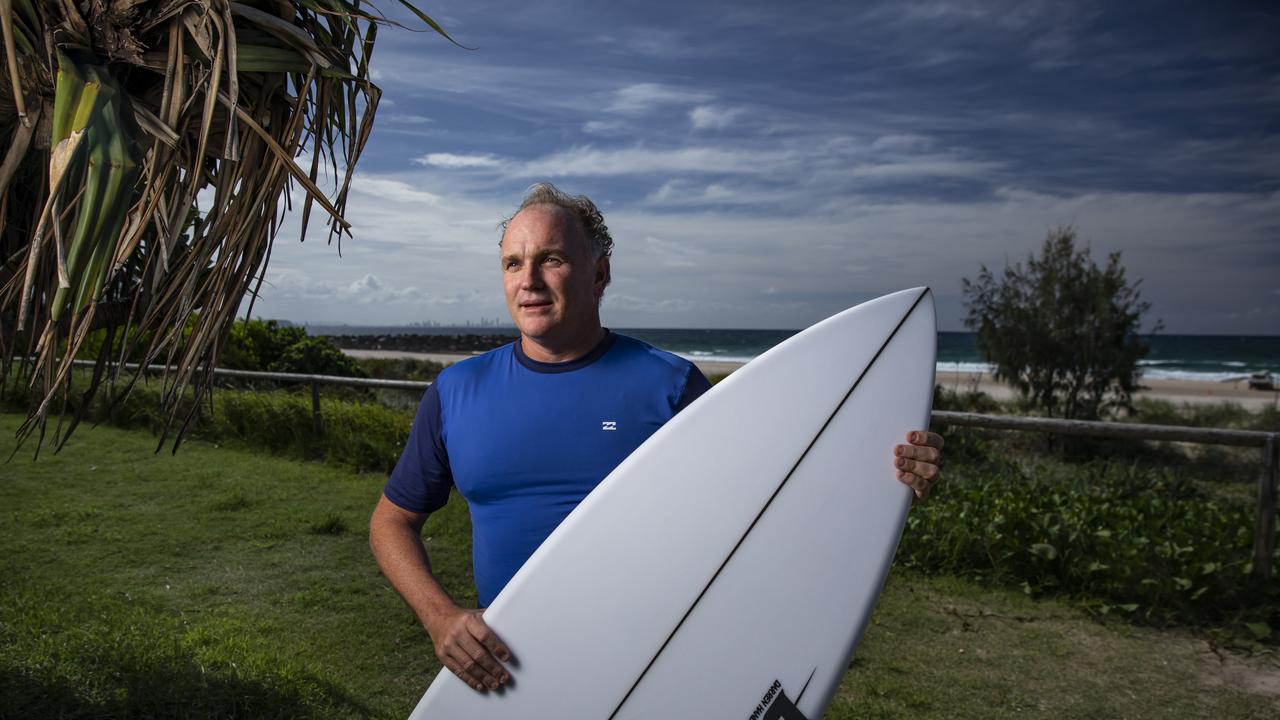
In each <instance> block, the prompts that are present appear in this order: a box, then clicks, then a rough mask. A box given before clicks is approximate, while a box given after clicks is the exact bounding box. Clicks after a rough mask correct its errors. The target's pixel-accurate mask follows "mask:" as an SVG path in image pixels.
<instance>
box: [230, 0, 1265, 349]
mask: <svg viewBox="0 0 1280 720" xmlns="http://www.w3.org/2000/svg"><path fill="white" fill-rule="evenodd" d="M379 5H380V7H382V8H383V9H384V10H385V11H387V12H388V14H389V16H391V17H393V18H395V19H399V20H402V21H404V22H405V23H406V24H408V25H410V26H413V25H414V22H413V20H412V16H409V15H407V14H406V13H404V12H401V11H394V12H393V8H391V7H390V5H389V3H387V2H386V0H383V2H381V3H379ZM421 7H422V9H423V10H424V11H426V12H427V13H428V14H430V15H431V16H432V17H433V18H435V19H436V20H438V21H439V22H440V23H441V24H442V25H444V27H445V28H446V29H447V30H448V31H449V32H450V34H451V35H453V37H454V38H455V39H457V40H458V42H459V43H461V44H462V45H465V46H467V48H471V49H464V48H460V47H458V46H456V45H452V44H450V43H448V42H447V41H445V40H444V39H443V38H441V37H439V36H438V35H435V34H434V33H425V32H410V31H407V30H400V29H397V28H384V29H382V30H381V31H380V33H379V35H378V40H377V45H376V50H375V52H374V56H373V62H372V69H373V76H374V79H375V81H376V82H377V83H378V85H379V86H380V87H381V88H382V90H383V96H382V98H383V99H382V102H381V105H380V106H379V108H378V111H377V120H376V123H375V126H374V131H373V136H372V139H371V141H370V142H369V145H368V146H367V148H366V150H365V153H364V155H363V156H362V158H361V159H360V161H359V163H358V164H357V166H356V173H355V182H354V185H353V187H352V194H351V197H350V201H349V205H348V212H347V218H348V220H349V221H350V222H351V223H352V225H353V230H352V237H349V238H346V239H344V240H343V242H342V244H341V255H340V256H339V253H338V247H337V245H336V244H334V245H330V244H327V243H326V234H325V233H324V232H323V229H322V228H317V227H314V226H316V225H318V223H314V221H313V230H312V231H310V232H309V236H308V238H307V239H306V240H305V242H301V243H299V238H298V230H297V216H296V214H294V215H290V216H289V219H288V220H287V221H286V224H285V226H284V228H283V229H282V231H281V233H280V235H279V237H278V239H277V242H276V246H275V249H274V250H273V255H272V258H271V262H270V266H269V268H268V272H267V282H266V284H265V286H264V288H263V292H262V297H261V298H260V299H259V300H258V302H257V304H256V305H255V307H254V309H253V314H254V316H260V317H266V318H281V319H287V320H290V321H293V322H299V323H312V324H326V323H348V324H357V325H388V324H390V325H399V324H409V323H418V322H436V323H446V324H447V323H461V322H466V321H471V322H477V321H479V320H481V319H488V320H494V319H501V320H502V321H504V322H505V321H507V317H506V311H505V306H504V304H503V301H502V292H501V279H500V273H499V268H498V242H499V239H500V235H499V229H498V223H499V222H500V221H501V220H502V219H503V218H505V217H506V216H507V215H509V214H510V213H511V212H512V211H513V210H514V209H515V207H516V206H517V205H518V204H519V202H520V199H521V196H522V195H523V193H524V191H525V189H527V188H528V186H529V185H531V184H532V183H534V182H539V181H550V182H553V183H555V184H556V185H557V186H559V187H561V188H562V189H564V190H567V191H569V192H573V193H584V194H586V195H588V196H590V197H591V198H592V199H593V200H594V201H595V202H596V203H597V204H598V205H599V206H600V208H601V210H602V211H603V212H604V215H605V220H606V222H607V224H608V225H609V228H610V230H611V232H612V235H613V237H614V240H615V242H616V247H615V250H614V255H613V260H612V263H613V265H612V267H613V278H614V280H613V284H612V285H611V286H610V287H609V289H608V290H607V292H606V294H605V299H604V303H603V305H602V316H603V320H604V322H605V324H606V325H608V326H612V327H620V328H626V327H717V328H802V327H806V326H808V325H810V324H812V323H814V322H817V321H818V320H821V319H822V318H824V317H826V316H828V315H830V314H833V313H835V312H838V311H840V310H842V309H844V308H846V307H850V306H852V305H855V304H857V303H859V302H862V301H864V300H867V299H870V298H873V297H876V296H879V295H882V294H885V293H889V292H893V291H895V290H900V289H903V288H908V287H916V286H921V285H928V286H930V287H932V288H933V289H934V292H935V296H936V299H937V306H938V321H939V327H940V329H942V330H962V329H964V328H963V321H964V316H965V308H964V304H963V295H962V292H961V288H962V280H963V278H973V277H974V276H976V275H977V273H978V272H979V270H980V268H981V266H983V265H986V266H987V267H990V268H993V269H996V270H999V269H1001V268H1003V267H1004V266H1005V264H1006V263H1016V262H1021V261H1024V260H1025V259H1026V257H1027V255H1028V254H1029V253H1031V252H1033V251H1036V250H1038V249H1039V247H1040V245H1041V243H1042V242H1043V241H1044V238H1045V236H1046V234H1047V233H1049V232H1050V231H1051V230H1053V229H1055V228H1058V227H1061V226H1066V225H1070V226H1074V227H1075V228H1076V230H1077V233H1078V237H1079V239H1080V240H1081V241H1083V242H1084V243H1087V244H1088V245H1089V247H1090V248H1091V250H1092V253H1093V256H1094V257H1095V259H1097V260H1098V261H1099V262H1100V263H1101V262H1103V261H1104V260H1105V257H1106V254H1107V253H1111V252H1115V251H1119V252H1121V253H1122V255H1121V257H1122V261H1123V263H1124V265H1125V267H1126V269H1127V271H1128V275H1129V277H1130V278H1133V279H1141V288H1142V292H1143V298H1144V299H1145V300H1147V301H1149V302H1150V303H1151V310H1150V312H1149V314H1148V319H1149V324H1150V322H1153V321H1154V320H1155V319H1157V318H1158V319H1160V320H1162V321H1163V323H1164V332H1166V333H1225V334H1280V41H1277V38H1280V7H1277V6H1276V5H1275V4H1274V3H1271V2H1251V3H1247V2H1215V3H1204V2H1168V1H1165V2H1146V1H1139V2H1125V3H1117V2H1087V1H1077V2H1066V3H1064V2H1040V1H1038V0H1021V1H1014V2H903V1H899V0H893V1H890V2H858V3H842V2H816V3H808V2H788V3H779V2H776V1H774V2H748V1H734V2H727V1H724V2H714V3H713V2H701V1H699V0H684V1H683V2H679V3H674V2H668V1H667V0H647V1H646V2H624V1H611V2H604V3H602V2H586V1H584V2H557V1H555V0H548V1H546V2H540V3H512V2H505V3H499V2H487V1H484V0H465V1H464V0H438V1H435V2H430V3H423V4H421ZM418 26H419V27H420V24H418ZM295 196H296V195H295Z"/></svg>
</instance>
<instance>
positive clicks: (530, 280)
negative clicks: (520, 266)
mask: <svg viewBox="0 0 1280 720" xmlns="http://www.w3.org/2000/svg"><path fill="white" fill-rule="evenodd" d="M520 287H523V288H539V287H542V272H541V271H540V270H539V269H538V264H537V263H529V264H528V265H526V266H525V268H524V270H522V271H521V275H520Z"/></svg>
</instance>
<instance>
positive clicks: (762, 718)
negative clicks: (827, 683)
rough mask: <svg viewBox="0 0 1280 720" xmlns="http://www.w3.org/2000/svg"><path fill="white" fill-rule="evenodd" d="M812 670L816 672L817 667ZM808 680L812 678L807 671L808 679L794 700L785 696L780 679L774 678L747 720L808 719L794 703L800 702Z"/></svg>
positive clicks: (807, 687) (807, 685)
mask: <svg viewBox="0 0 1280 720" xmlns="http://www.w3.org/2000/svg"><path fill="white" fill-rule="evenodd" d="M813 671H814V672H817V671H818V669H817V668H814V669H813ZM810 680H813V673H809V680H806V681H805V683H804V687H802V688H800V694H799V695H796V699H795V700H792V699H791V698H789V697H787V693H786V691H785V690H783V689H782V681H780V680H774V681H773V684H772V685H770V686H769V689H768V690H766V691H765V693H764V697H762V698H760V702H759V703H756V707H755V709H754V710H752V711H751V714H750V715H748V716H747V720H808V718H806V717H805V716H804V714H803V713H801V712H800V711H799V710H797V709H796V703H798V702H800V698H801V697H802V696H803V695H804V691H805V690H807V689H809V681H810Z"/></svg>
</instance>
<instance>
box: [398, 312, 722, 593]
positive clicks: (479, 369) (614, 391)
mask: <svg viewBox="0 0 1280 720" xmlns="http://www.w3.org/2000/svg"><path fill="white" fill-rule="evenodd" d="M710 387H711V385H710V383H709V382H707V379H706V377H704V376H703V375H702V373H701V372H700V371H699V370H698V369H697V367H695V366H694V365H693V364H692V363H690V362H688V361H687V360H683V359H681V358H679V357H677V356H675V355H672V354H671V353H668V352H663V351H661V350H658V349H656V348H654V347H652V346H650V345H647V344H645V343H643V342H640V341H639V340H635V339H633V338H629V337H626V336H623V335H617V334H615V333H606V335H605V337H604V339H603V340H601V341H600V343H599V344H598V345H597V346H596V347H595V349H593V350H592V351H591V352H590V353H588V354H587V355H585V356H583V357H581V358H579V359H577V360H573V361H571V362H567V363H542V362H537V361H535V360H531V359H530V358H528V357H527V356H526V355H525V354H524V352H523V351H522V349H521V346H520V342H519V341H516V342H514V343H512V344H510V345H505V346H503V347H501V348H498V349H497V350H494V351H492V352H488V353H485V354H484V355H480V356H478V357H475V358H470V359H468V360H464V361H462V362H460V363H457V364H455V365H451V366H449V367H448V368H446V369H445V370H444V371H443V372H441V373H440V376H439V378H437V380H436V382H435V383H433V384H432V385H431V387H430V388H428V389H427V392H426V394H424V395H423V398H422V402H421V404H419V406H418V414H417V417H416V419H415V420H414V423H413V429H412V430H411V431H410V433H409V440H408V442H407V443H406V444H405V449H404V452H403V453H402V454H401V456H400V461H399V462H398V463H397V464H396V468H395V470H394V471H393V472H392V473H391V478H390V480H388V482H387V485H386V488H385V490H384V493H385V494H386V496H387V499H389V500H390V501H391V502H393V503H395V504H396V505H398V506H400V507H402V508H404V509H406V510H409V511H412V512H418V513H430V512H433V511H435V510H438V509H439V508H440V507H442V506H443V505H444V504H445V501H446V500H448V497H449V490H450V489H451V488H453V487H456V488H457V489H458V492H459V493H461V494H462V496H463V497H464V498H466V500H467V504H468V506H469V508H470V510H471V527H472V563H473V566H474V570H475V580H476V588H477V590H478V591H479V596H480V598H479V599H480V605H481V607H485V606H487V605H488V604H489V603H490V602H492V601H493V598H494V597H496V596H497V594H498V592H499V591H501V590H502V588H503V587H504V586H505V585H506V584H507V582H508V581H509V580H510V579H511V577H512V576H513V575H514V574H515V572H516V570H518V569H519V568H520V566H521V565H523V564H524V561H525V560H527V559H528V558H529V556H530V555H532V554H533V551H534V550H536V549H537V547H538V546H539V545H541V544H542V541H543V540H545V539H546V538H547V536H548V535H550V534H551V531H552V530H554V529H555V528H556V527H557V526H558V525H559V524H560V522H561V521H562V520H564V518H565V517H566V516H567V515H568V514H569V512H570V511H572V510H573V509H574V508H575V507H577V505H578V503H579V502H581V501H582V499H583V498H585V497H586V496H587V494H588V493H589V492H591V490H592V489H593V488H595V486H596V485H598V484H599V483H600V481H601V480H603V479H604V478H605V476H606V475H608V474H609V473H610V472H612V471H613V469H614V468H615V467H617V466H618V464H619V463H621V462H622V460H623V459H624V458H626V457H627V456H628V455H630V454H631V452H632V451H633V450H635V449H636V448H637V447H639V446H640V444H641V443H643V442H644V441H645V440H647V439H648V438H649V436H650V435H652V434H653V433H654V432H655V431H656V430H657V429H658V428H660V427H662V425H663V424H664V423H666V422H667V421H668V420H670V419H671V418H672V416H674V415H675V414H676V413H677V412H679V411H680V410H681V409H682V408H684V407H685V406H686V405H688V404H689V403H690V402H692V401H693V400H694V399H695V398H697V397H698V396H699V395H701V394H702V393H703V392H706V390H707V389H709V388H710Z"/></svg>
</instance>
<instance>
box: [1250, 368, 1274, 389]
mask: <svg viewBox="0 0 1280 720" xmlns="http://www.w3.org/2000/svg"><path fill="white" fill-rule="evenodd" d="M1249 389H1250V390H1275V389H1276V383H1275V376H1274V375H1272V374H1271V373H1269V372H1267V371H1265V370H1263V371H1260V372H1256V373H1253V374H1252V375H1250V376H1249Z"/></svg>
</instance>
